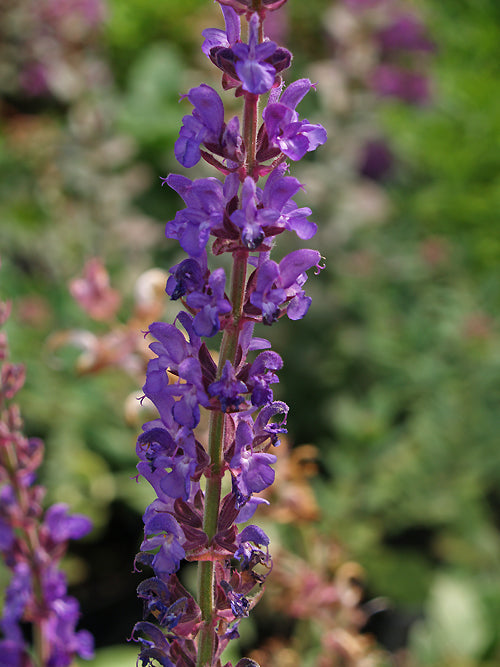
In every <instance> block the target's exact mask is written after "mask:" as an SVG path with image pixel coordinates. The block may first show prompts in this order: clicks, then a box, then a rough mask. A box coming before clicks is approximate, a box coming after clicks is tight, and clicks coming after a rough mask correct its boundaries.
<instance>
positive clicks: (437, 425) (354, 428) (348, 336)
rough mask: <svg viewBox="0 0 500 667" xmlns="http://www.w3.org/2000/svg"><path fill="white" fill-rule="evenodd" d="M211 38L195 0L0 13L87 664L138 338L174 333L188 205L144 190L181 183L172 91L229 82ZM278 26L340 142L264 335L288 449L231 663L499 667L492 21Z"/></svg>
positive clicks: (310, 173) (123, 660)
mask: <svg viewBox="0 0 500 667" xmlns="http://www.w3.org/2000/svg"><path fill="white" fill-rule="evenodd" d="M206 27H222V21H221V16H220V11H219V9H218V6H217V5H216V4H215V3H212V2H211V1H210V0H165V1H164V2H158V0H2V2H1V3H0V96H1V100H0V124H1V137H0V255H1V259H2V268H1V271H0V290H1V297H2V298H3V299H6V298H7V299H10V300H11V301H12V303H13V316H12V317H11V319H10V321H9V323H8V327H7V330H8V335H9V341H10V347H11V357H12V360H13V361H15V362H24V363H25V364H26V366H27V378H28V379H27V383H26V385H25V388H24V389H23V391H22V392H21V394H20V395H19V400H20V403H21V408H22V411H23V414H24V418H25V424H26V432H27V433H28V434H29V435H37V436H40V437H42V438H43V439H44V440H45V443H46V447H47V455H46V460H45V463H44V465H43V469H42V473H41V478H42V481H43V483H44V484H46V486H47V488H48V495H47V501H48V502H54V501H65V502H68V503H69V504H70V505H71V507H72V509H73V510H74V511H80V512H85V513H87V514H89V515H90V516H91V517H92V519H93V521H94V524H95V528H94V531H93V533H92V534H91V535H90V536H89V537H88V538H86V539H85V540H83V541H81V542H80V543H78V544H74V545H72V548H71V551H70V554H69V556H68V558H67V560H66V562H65V568H66V570H67V572H68V576H69V578H70V581H71V582H72V593H73V594H75V595H77V596H78V598H79V599H80V602H81V605H82V610H83V617H82V623H81V626H82V627H86V628H88V629H89V630H91V631H92V632H93V633H94V635H95V637H96V643H97V648H98V651H97V654H96V660H95V661H94V662H93V663H91V664H93V665H94V667H104V666H106V667H113V666H114V665H133V664H135V654H136V650H135V647H134V646H130V645H129V644H127V637H129V636H130V632H131V628H132V627H133V624H134V623H135V622H136V621H137V620H138V619H139V618H140V616H141V607H140V604H139V603H138V602H137V600H136V597H135V587H136V586H137V585H138V583H139V581H140V580H141V575H140V574H133V573H132V567H133V558H134V555H135V553H136V551H137V548H138V545H139V544H140V541H141V531H142V522H141V514H142V512H143V510H144V508H145V506H146V504H147V503H148V502H149V501H150V494H149V490H148V489H147V488H146V484H145V483H143V484H136V482H135V481H134V480H133V479H132V478H133V476H134V474H135V450H134V448H135V437H136V434H137V432H138V430H139V429H140V423H141V418H142V417H144V415H141V411H140V406H139V404H138V402H137V400H136V396H138V395H140V386H141V385H142V381H143V380H142V377H143V372H144V364H145V359H146V356H145V349H144V341H143V340H142V335H141V334H140V330H141V329H145V328H146V327H147V324H148V321H150V320H153V319H158V318H159V317H167V318H169V317H171V316H172V310H171V308H172V306H171V305H170V304H169V303H168V301H167V297H166V295H165V294H164V292H163V288H164V281H165V271H167V270H168V267H170V266H171V265H172V264H174V263H175V262H177V261H178V260H179V258H180V254H179V249H178V248H177V247H176V246H175V244H174V243H173V242H170V241H168V240H166V239H165V237H164V231H163V228H164V224H165V222H166V221H167V220H169V219H171V218H172V217H173V216H174V214H175V210H176V207H178V206H179V200H178V198H177V197H176V195H175V193H173V192H169V191H167V189H166V188H163V189H162V188H161V187H160V180H159V178H158V177H159V176H166V175H167V174H168V173H169V172H170V171H177V172H180V171H181V169H180V168H179V165H177V164H176V163H175V160H174V157H173V144H174V141H175V139H176V136H177V132H178V129H179V127H180V122H181V118H182V115H184V113H189V110H188V109H187V106H186V105H185V104H184V105H183V104H182V103H181V104H179V95H180V94H181V93H185V92H186V91H187V90H188V89H189V88H190V87H192V86H195V85H198V84H199V83H200V82H201V81H204V82H206V83H209V84H210V85H213V86H214V87H216V88H218V87H219V83H220V82H219V76H218V74H217V72H216V71H214V70H213V68H211V67H210V64H209V62H208V60H207V59H206V58H205V57H204V56H203V54H202V53H201V51H200V45H201V41H202V38H201V35H200V33H201V30H202V29H204V28H206ZM269 32H270V33H271V34H272V36H273V38H274V39H275V40H276V41H279V42H280V43H281V44H283V45H285V46H287V47H288V48H289V49H291V50H292V51H293V52H294V54H295V59H294V63H293V66H292V70H291V71H290V72H289V73H288V74H287V79H288V80H289V81H291V80H293V79H295V78H299V77H304V76H306V77H309V78H310V79H311V80H314V81H317V82H318V90H317V93H316V94H311V95H309V98H310V99H306V100H304V102H303V103H302V105H301V114H302V115H303V116H305V117H308V118H309V120H311V122H321V123H322V124H323V125H325V127H327V129H328V131H329V137H330V138H329V142H328V144H327V145H326V146H325V147H323V148H321V149H320V150H318V151H317V153H316V154H315V155H314V156H311V157H310V158H308V159H306V160H304V161H303V163H301V164H300V165H294V166H293V174H294V175H295V176H296V177H298V178H299V179H300V180H301V181H302V182H304V183H305V184H306V192H305V193H304V195H303V196H302V203H303V205H305V204H306V202H307V205H309V206H310V207H311V208H312V209H313V211H314V215H313V218H312V219H314V220H315V221H316V222H317V223H318V225H319V228H320V231H319V232H318V235H317V237H316V238H315V239H314V245H315V247H317V248H319V249H320V250H321V252H322V254H323V255H324V256H325V258H326V269H325V270H324V271H323V272H322V273H321V275H320V276H317V277H311V278H310V280H309V281H308V286H309V293H310V294H311V295H312V296H313V305H312V307H311V309H310V311H309V313H308V315H307V318H306V319H305V320H303V321H301V322H294V323H292V322H281V323H280V325H279V326H276V327H271V328H270V329H269V330H267V329H266V331H265V332H264V331H262V332H261V335H266V336H267V337H270V338H271V339H272V341H273V347H274V349H276V350H277V351H278V352H279V353H280V354H281V355H282V356H283V358H284V359H285V368H284V370H283V372H282V374H281V383H280V385H279V388H278V390H277V393H278V395H279V397H280V398H281V399H283V400H285V401H287V402H288V403H289V404H290V406H291V411H290V418H289V434H288V440H287V442H283V444H282V447H281V448H280V450H278V454H279V462H278V464H277V465H278V482H277V485H276V488H275V490H274V491H273V494H272V495H273V497H272V500H273V504H272V509H271V510H270V511H269V512H268V514H267V516H263V517H262V521H263V522H264V523H265V528H266V530H267V531H269V533H270V534H271V536H272V540H273V545H274V556H275V568H274V571H273V574H272V575H271V577H270V578H269V580H268V581H269V584H268V586H267V592H266V595H265V596H264V599H263V601H262V602H261V603H259V606H258V607H257V609H256V610H255V612H254V614H253V617H252V618H251V619H248V620H247V621H246V622H245V623H244V624H243V626H242V628H243V630H242V637H241V640H240V641H239V642H237V643H236V644H235V646H234V647H233V648H232V653H231V655H229V653H228V656H227V659H230V658H231V659H234V658H236V659H237V657H238V655H239V654H240V653H241V655H243V654H247V655H248V654H251V655H252V656H253V657H254V658H255V659H256V660H258V661H259V662H260V664H261V666H262V667H295V666H297V667H298V666H299V665H301V666H306V667H309V666H310V667H313V666H314V667H316V666H318V667H336V666H337V665H339V666H340V665H348V666H350V665H352V666H356V667H357V666H359V667H366V666H372V665H373V666H379V665H381V666H384V665H401V666H404V667H420V666H439V667H440V666H448V665H449V666H450V667H451V666H453V667H473V666H476V665H481V666H483V665H484V666H488V665H489V666H492V667H493V666H494V665H498V664H499V663H500V623H499V620H498V619H499V618H500V446H499V435H498V434H499V432H500V411H499V399H500V332H499V326H498V314H497V313H498V308H499V305H500V261H499V260H500V227H499V224H498V223H499V220H498V217H499V214H498V211H499V210H500V91H499V83H498V82H499V74H500V4H499V3H498V1H497V0H418V2H417V1H415V2H411V0H308V1H307V2H299V1H298V0H289V2H288V4H287V5H286V6H285V8H284V9H283V10H281V11H280V12H279V13H277V14H275V15H273V16H272V18H271V19H269ZM228 99H230V96H229V95H228ZM231 104H233V101H231ZM196 170H197V171H196V176H198V177H199V176H203V175H207V174H209V173H210V171H209V169H208V167H204V166H199V167H197V168H196ZM190 176H191V177H193V174H190ZM280 241H281V239H280ZM287 244H288V246H287ZM298 244H299V241H298V239H296V238H293V239H289V240H287V241H285V242H284V244H282V245H281V252H283V253H284V252H285V249H286V250H290V249H293V248H295V247H299V245H298ZM285 247H286V248H285ZM96 258H98V259H99V263H98V262H97V260H96ZM89 260H93V261H90V264H89V263H88V262H89ZM104 267H105V268H104ZM82 277H83V278H82ZM108 278H109V281H110V284H109V286H108V285H107V283H106V281H107V280H108ZM78 279H80V280H79V281H78ZM92 281H93V282H92ZM96 281H97V282H99V281H101V282H100V283H99V284H100V285H101V288H100V289H101V292H102V294H104V295H105V297H106V298H105V302H106V307H104V308H103V309H101V310H99V309H97V310H96V309H95V308H93V303H94V302H93V301H92V298H90V297H89V285H90V284H93V285H94V286H95V284H96ZM215 345H216V341H214V346H215ZM183 576H184V578H185V581H186V584H187V585H190V582H191V581H192V578H193V573H192V571H191V570H190V569H189V568H185V572H184V573H183ZM143 577H144V575H142V578H143ZM7 580H8V573H7V571H4V570H1V571H0V587H1V588H3V587H4V585H5V583H6V582H7Z"/></svg>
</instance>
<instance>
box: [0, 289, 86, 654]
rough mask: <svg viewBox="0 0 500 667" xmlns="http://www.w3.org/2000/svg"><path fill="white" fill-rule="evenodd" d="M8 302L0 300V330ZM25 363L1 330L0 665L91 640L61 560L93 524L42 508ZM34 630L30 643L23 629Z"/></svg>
mask: <svg viewBox="0 0 500 667" xmlns="http://www.w3.org/2000/svg"><path fill="white" fill-rule="evenodd" d="M8 315H9V306H8V304H7V303H4V302H2V301H0V327H1V326H2V325H3V324H4V323H5V321H6V319H7V317H8ZM23 383H24V367H23V366H22V365H20V364H12V363H10V362H9V360H8V347H7V336H6V334H5V332H2V331H0V554H1V556H2V558H3V560H4V562H5V564H6V565H7V566H8V567H9V568H10V570H11V571H12V577H11V580H10V583H9V585H8V587H7V590H6V593H5V601H4V608H3V613H2V616H1V617H0V665H3V666H5V667H66V666H68V665H70V664H71V663H72V662H73V659H74V658H75V657H76V656H77V655H78V656H80V657H82V658H87V659H90V658H92V657H93V643H94V642H93V638H92V635H91V634H90V633H89V632H87V631H86V630H79V631H76V624H77V622H78V618H79V616H80V612H79V608H78V602H77V600H75V598H73V597H71V596H69V595H68V594H67V591H66V578H65V576H64V574H63V572H61V571H60V570H59V563H60V561H61V558H62V557H63V556H64V554H65V552H66V547H67V543H68V540H69V539H78V538H80V537H83V536H84V535H86V534H87V533H88V532H89V531H90V529H91V527H92V526H91V523H90V521H89V519H88V518H87V517H85V516H83V515H81V514H69V512H68V507H67V506H66V505H64V504H63V503H57V504H55V505H52V506H51V507H49V508H48V509H47V510H46V511H45V512H44V510H43V508H42V500H43V496H44V493H45V490H44V488H43V487H42V486H40V485H39V484H35V477H36V470H37V468H38V467H39V466H40V464H41V462H42V460H43V443H42V441H41V440H39V439H38V438H26V437H25V436H24V434H23V432H22V420H21V416H20V412H19V409H18V407H17V405H15V404H14V403H12V398H13V397H14V396H15V395H16V393H17V392H18V391H19V389H20V388H21V387H22V385H23ZM27 624H30V625H31V627H32V633H31V634H32V637H33V642H32V645H30V644H29V642H28V641H27V638H26V637H25V633H24V631H23V628H25V627H26V625H27Z"/></svg>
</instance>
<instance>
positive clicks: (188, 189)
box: [165, 174, 225, 257]
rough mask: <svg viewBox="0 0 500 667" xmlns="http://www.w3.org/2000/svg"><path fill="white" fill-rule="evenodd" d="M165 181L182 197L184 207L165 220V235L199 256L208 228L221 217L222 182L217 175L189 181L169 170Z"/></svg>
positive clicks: (223, 207)
mask: <svg viewBox="0 0 500 667" xmlns="http://www.w3.org/2000/svg"><path fill="white" fill-rule="evenodd" d="M165 182H166V183H167V184H168V185H169V186H170V187H171V188H172V189H173V190H175V191H176V192H177V193H178V194H179V195H180V196H181V197H182V198H183V199H184V202H185V203H186V207H187V208H185V209H183V210H182V211H178V212H177V214H176V216H175V218H174V220H171V221H170V222H167V224H166V227H165V234H166V236H167V238H170V239H177V240H178V241H179V243H180V244H181V246H182V248H183V249H184V250H185V251H186V252H187V254H188V255H190V256H191V257H199V256H200V255H201V254H202V253H203V251H204V250H205V247H206V245H207V242H208V239H209V236H210V230H211V229H212V227H214V226H216V225H221V224H222V221H223V216H224V209H225V199H224V192H223V187H222V183H221V182H220V181H219V180H217V179H216V178H199V179H198V180H196V181H191V180H190V179H189V178H186V177H185V176H180V175H178V174H170V175H169V176H167V178H166V179H165Z"/></svg>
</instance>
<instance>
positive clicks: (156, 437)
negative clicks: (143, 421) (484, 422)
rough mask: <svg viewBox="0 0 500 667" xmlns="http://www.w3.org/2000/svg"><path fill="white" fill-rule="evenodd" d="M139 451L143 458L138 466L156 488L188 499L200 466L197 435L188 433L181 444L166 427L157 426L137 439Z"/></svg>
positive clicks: (167, 493) (176, 496)
mask: <svg viewBox="0 0 500 667" xmlns="http://www.w3.org/2000/svg"><path fill="white" fill-rule="evenodd" d="M137 454H138V456H139V458H140V459H141V461H140V462H139V463H138V464H137V470H138V472H139V474H141V475H142V476H143V477H145V479H147V480H148V482H149V483H150V484H151V486H152V487H153V488H154V489H155V490H156V489H157V490H158V492H159V491H160V489H161V491H162V492H163V493H165V494H166V495H167V496H169V497H170V498H183V499H184V500H187V499H188V497H189V492H190V489H191V476H192V475H193V474H194V472H195V469H196V447H195V443H194V438H192V437H191V438H189V437H186V438H184V439H183V440H182V441H181V446H178V444H177V443H176V442H175V441H174V439H173V438H172V436H171V435H170V433H169V432H168V431H167V430H166V429H164V428H161V427H157V426H153V427H152V428H147V429H146V430H145V431H144V432H143V433H141V435H140V436H139V438H138V439H137ZM158 495H160V493H158Z"/></svg>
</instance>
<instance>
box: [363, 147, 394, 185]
mask: <svg viewBox="0 0 500 667" xmlns="http://www.w3.org/2000/svg"><path fill="white" fill-rule="evenodd" d="M393 164H394V156H393V154H392V151H391V149H390V148H389V146H388V145H387V142H385V141H383V140H382V139H372V140H370V141H367V142H366V144H365V145H364V146H363V150H362V154H361V159H360V164H359V167H358V170H359V173H360V174H361V176H364V177H365V178H370V179H372V180H373V181H383V180H384V178H386V177H387V176H388V175H389V174H390V172H391V169H392V166H393Z"/></svg>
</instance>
